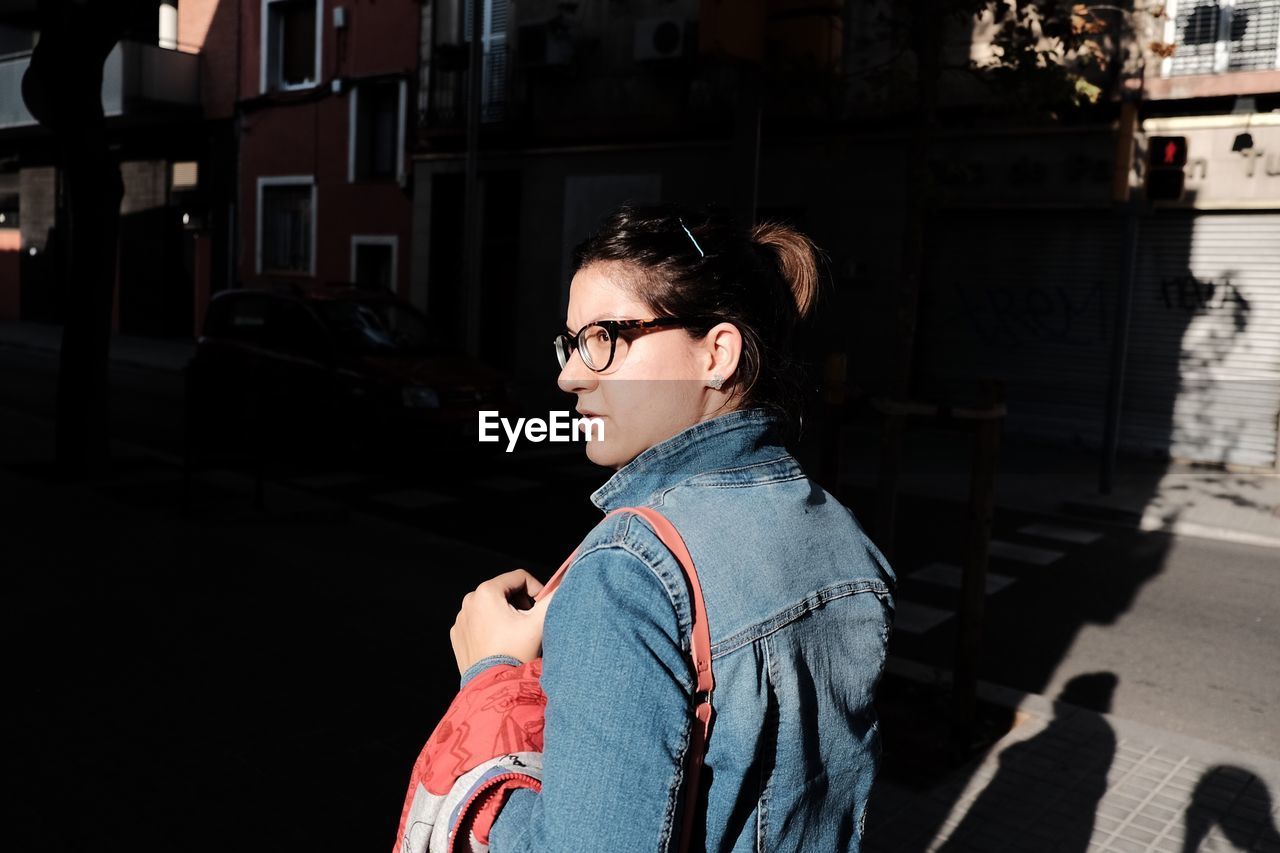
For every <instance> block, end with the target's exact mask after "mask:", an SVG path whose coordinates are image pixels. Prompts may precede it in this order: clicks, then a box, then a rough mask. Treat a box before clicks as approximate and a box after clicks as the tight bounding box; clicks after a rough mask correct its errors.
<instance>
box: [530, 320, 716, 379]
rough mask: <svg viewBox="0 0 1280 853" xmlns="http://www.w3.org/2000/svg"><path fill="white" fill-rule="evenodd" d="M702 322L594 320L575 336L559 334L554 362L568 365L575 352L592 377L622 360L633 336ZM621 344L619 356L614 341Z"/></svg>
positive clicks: (565, 333) (567, 333)
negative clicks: (591, 372)
mask: <svg viewBox="0 0 1280 853" xmlns="http://www.w3.org/2000/svg"><path fill="white" fill-rule="evenodd" d="M702 322H705V321H704V320H703V319H702V318H690V319H680V318H678V317H656V318H654V319H652V320H596V321H595V322H594V323H588V324H587V325H585V326H583V327H582V328H581V329H579V330H578V331H577V332H576V333H574V334H570V333H569V332H561V333H560V334H558V335H556V339H555V346H556V359H557V360H558V361H559V362H560V369H561V370H563V369H564V366H565V365H566V364H568V363H569V359H570V358H572V357H573V351H574V350H575V349H576V350H577V351H578V352H579V353H581V354H582V363H583V364H585V365H586V366H587V367H588V368H589V369H591V370H594V371H595V372H596V373H601V372H603V371H605V370H608V369H609V365H611V364H613V362H614V359H615V358H617V359H619V361H620V360H621V358H623V357H625V356H626V353H627V346H628V345H629V343H630V340H629V339H630V338H631V336H633V335H638V334H644V333H645V332H652V331H659V330H661V329H665V328H677V327H688V326H696V325H699V324H700V323H702ZM619 340H621V341H622V344H623V346H622V349H621V353H622V355H621V356H619V354H618V353H619V349H618V341H619Z"/></svg>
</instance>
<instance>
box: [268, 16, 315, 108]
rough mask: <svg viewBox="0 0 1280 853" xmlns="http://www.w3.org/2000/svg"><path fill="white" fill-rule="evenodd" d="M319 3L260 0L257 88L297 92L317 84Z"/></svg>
mask: <svg viewBox="0 0 1280 853" xmlns="http://www.w3.org/2000/svg"><path fill="white" fill-rule="evenodd" d="M322 3H323V0H263V2H262V65H261V69H260V72H261V88H262V91H264V92H266V91H269V90H277V89H299V88H303V87H306V86H314V85H316V84H317V83H319V82H320V37H321V35H322V30H321V27H320V25H321V22H322V21H323V17H322V14H321V12H322Z"/></svg>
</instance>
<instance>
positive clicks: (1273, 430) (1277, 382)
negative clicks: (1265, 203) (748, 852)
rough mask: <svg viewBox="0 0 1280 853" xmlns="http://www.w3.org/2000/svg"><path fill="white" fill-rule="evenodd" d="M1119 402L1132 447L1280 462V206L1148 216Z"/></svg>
mask: <svg viewBox="0 0 1280 853" xmlns="http://www.w3.org/2000/svg"><path fill="white" fill-rule="evenodd" d="M1124 408H1125V411H1124V418H1123V422H1122V428H1121V433H1122V435H1121V440H1122V442H1123V444H1124V445H1125V446H1127V447H1130V448H1134V449H1147V450H1155V451H1160V452H1169V453H1171V454H1172V455H1174V456H1177V457H1181V458H1185V459H1190V460H1194V461H1198V462H1213V463H1229V464H1234V465H1247V466H1256V467H1263V468H1275V467H1276V464H1277V420H1278V419H1280V215H1277V214H1275V213H1198V214H1193V213H1187V212H1170V213H1167V214H1160V215H1156V216H1152V217H1148V218H1146V219H1144V220H1143V222H1142V228H1141V232H1140V237H1139V254H1138V274H1137V278H1136V281H1135V286H1134V303H1133V325H1132V334H1131V338H1130V347H1129V363H1128V370H1127V376H1126V387H1125V407H1124Z"/></svg>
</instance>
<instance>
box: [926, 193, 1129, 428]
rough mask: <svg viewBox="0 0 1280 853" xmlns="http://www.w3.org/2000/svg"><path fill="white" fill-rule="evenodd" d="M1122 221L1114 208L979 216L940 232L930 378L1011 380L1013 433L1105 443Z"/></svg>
mask: <svg viewBox="0 0 1280 853" xmlns="http://www.w3.org/2000/svg"><path fill="white" fill-rule="evenodd" d="M1121 234H1122V228H1121V225H1120V223H1119V222H1118V221H1117V220H1116V219H1114V218H1113V217H1112V216H1111V215H1110V214H1108V213H1106V212H1092V211H1091V212H1079V211H1071V212H1061V211H1054V212H1048V211H1017V212H991V211H984V212H971V213H951V214H949V215H948V216H946V217H945V218H940V219H939V220H938V221H937V222H936V223H935V224H934V226H933V228H932V230H931V231H930V233H929V255H930V256H929V259H928V260H929V265H928V266H929V275H930V288H929V295H928V303H927V304H926V305H925V306H924V308H923V312H924V313H923V316H922V321H921V323H922V327H921V335H922V339H921V351H922V352H921V355H922V360H921V365H920V369H921V374H922V376H923V378H924V379H925V381H926V383H927V384H929V385H932V386H935V387H933V388H931V389H930V392H929V393H931V394H933V395H938V394H944V393H946V392H945V391H944V390H942V389H939V388H938V387H937V386H939V385H942V386H954V385H963V384H965V383H971V382H972V380H974V379H977V378H982V377H991V378H996V379H1001V380H1003V381H1004V382H1005V383H1006V386H1007V393H1008V402H1009V417H1008V421H1007V423H1006V431H1007V432H1009V433H1017V434H1023V435H1029V436H1036V437H1042V438H1049V439H1054V440H1067V441H1078V442H1082V443H1085V444H1089V445H1095V446H1096V445H1099V444H1100V443H1101V435H1102V424H1103V411H1104V408H1105V405H1106V393H1107V370H1108V363H1109V358H1110V347H1111V334H1112V325H1113V322H1112V321H1113V315H1114V306H1115V287H1116V281H1117V280H1118V270H1119V257H1120V240H1121Z"/></svg>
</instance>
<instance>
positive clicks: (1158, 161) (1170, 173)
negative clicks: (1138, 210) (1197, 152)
mask: <svg viewBox="0 0 1280 853" xmlns="http://www.w3.org/2000/svg"><path fill="white" fill-rule="evenodd" d="M1185 165H1187V138H1186V137H1185V136H1152V137H1150V138H1148V139H1147V175H1146V190H1147V199H1148V200H1150V201H1180V200H1181V199H1182V191H1183V185H1184V183H1185V182H1186V174H1185V173H1184V172H1183V168H1182V167H1183V166H1185Z"/></svg>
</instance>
